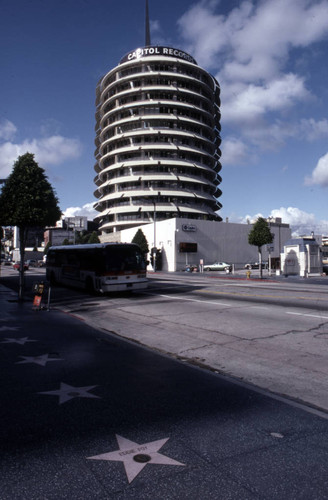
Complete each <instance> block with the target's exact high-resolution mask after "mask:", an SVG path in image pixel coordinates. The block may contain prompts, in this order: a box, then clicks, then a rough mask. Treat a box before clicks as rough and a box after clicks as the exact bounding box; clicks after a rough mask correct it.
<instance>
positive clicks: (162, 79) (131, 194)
mask: <svg viewBox="0 0 328 500" xmlns="http://www.w3.org/2000/svg"><path fill="white" fill-rule="evenodd" d="M96 106H97V111H96V141H95V143H96V151H95V157H96V165H95V171H96V173H97V175H96V177H95V184H96V186H97V189H96V191H95V196H96V198H97V199H98V201H97V202H96V204H95V208H96V210H98V211H99V215H98V216H97V217H96V220H97V221H98V222H99V223H100V224H99V225H100V230H101V231H102V232H103V233H111V232H115V231H120V230H122V229H126V228H129V227H133V226H140V225H142V224H147V223H149V222H153V221H154V218H155V217H156V220H157V221H158V220H163V219H168V218H171V217H184V218H189V219H203V220H204V219H205V220H206V219H207V220H218V221H220V220H221V217H220V216H218V215H217V213H216V211H217V210H218V209H219V208H221V204H220V203H219V202H218V200H217V198H218V197H219V196H220V195H221V191H220V189H219V188H218V185H219V184H220V182H221V178H220V176H219V172H220V170H221V164H220V161H219V160H220V155H221V152H220V143H221V138H220V108H219V106H220V87H219V84H218V82H217V81H216V80H215V78H214V77H213V76H211V75H210V74H209V73H207V72H206V71H205V70H204V69H202V68H200V67H199V66H198V65H197V63H196V61H195V60H194V59H193V58H192V57H191V56H190V55H189V54H187V53H185V52H183V51H181V50H178V49H174V48H169V47H158V46H148V47H144V48H141V49H137V50H135V51H133V52H131V53H129V54H127V55H126V56H124V57H123V58H122V59H121V61H120V63H119V65H118V66H117V67H115V68H114V69H112V70H111V71H109V72H108V73H107V74H106V75H105V76H104V77H103V78H102V79H101V80H100V81H99V83H98V86H97V97H96Z"/></svg>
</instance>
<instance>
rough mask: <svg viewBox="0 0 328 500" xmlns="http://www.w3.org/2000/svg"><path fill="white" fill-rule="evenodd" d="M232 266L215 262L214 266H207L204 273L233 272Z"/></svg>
mask: <svg viewBox="0 0 328 500" xmlns="http://www.w3.org/2000/svg"><path fill="white" fill-rule="evenodd" d="M231 270H232V265H231V264H227V262H214V263H213V264H205V265H204V271H231Z"/></svg>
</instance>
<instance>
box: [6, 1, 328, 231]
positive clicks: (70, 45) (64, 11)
mask: <svg viewBox="0 0 328 500" xmlns="http://www.w3.org/2000/svg"><path fill="white" fill-rule="evenodd" d="M144 3H145V2H144V0H133V1H130V0H121V1H120V2H117V1H111V0H10V1H8V0H1V1H0V7H1V18H0V43H1V47H2V51H1V56H0V64H1V66H0V67H1V79H0V96H1V97H0V178H5V177H6V176H7V175H8V174H9V173H10V171H11V169H12V166H13V163H14V161H15V160H16V159H17V157H18V156H19V155H21V154H24V153H25V152H26V151H29V152H31V153H34V154H35V158H36V161H38V163H39V165H40V166H42V167H43V168H45V170H46V173H47V175H48V177H49V180H50V182H51V184H52V186H53V187H54V189H55V191H56V193H57V196H58V198H59V202H60V207H61V210H62V211H63V212H65V213H66V214H67V215H81V214H83V215H88V217H89V218H90V219H92V215H93V211H92V204H93V203H94V202H95V198H94V196H93V192H94V183H93V179H94V176H95V173H94V170H93V166H94V156H93V155H94V125H95V121H94V112H95V108H94V102H95V88H96V84H97V82H98V80H99V79H100V78H101V77H102V76H103V75H104V74H105V73H107V72H108V71H109V70H110V69H111V68H113V67H114V66H116V65H117V64H118V62H119V60H120V59H121V57H122V56H123V55H124V54H125V53H127V52H129V51H131V50H133V49H135V48H137V47H141V46H143V45H144V38H145V37H144V32H145V28H144ZM149 9H150V22H151V38H152V43H153V44H159V45H161V44H163V45H170V46H173V47H177V48H181V49H183V50H186V51H187V52H188V53H190V54H191V55H192V56H193V57H194V58H195V59H196V60H197V62H198V64H199V65H200V66H202V67H203V68H205V69H206V70H208V71H209V72H210V73H212V74H213V75H214V76H215V77H216V78H217V79H218V81H219V83H220V85H221V99H222V107H221V111H222V158H221V161H222V172H221V175H222V179H223V180H222V184H221V186H220V187H221V189H222V192H223V195H222V197H221V199H220V201H221V203H222V204H223V208H222V210H221V211H220V214H221V216H222V217H223V219H225V218H226V217H228V218H229V220H230V221H232V222H246V220H247V218H249V219H251V220H252V219H254V218H255V217H256V216H258V215H263V216H264V217H268V216H276V217H282V219H283V221H284V222H287V223H290V224H291V226H292V228H293V230H294V232H295V233H298V234H305V233H309V232H310V231H312V230H313V231H315V232H316V233H318V234H328V116H327V111H328V85H327V82H328V65H327V52H328V50H327V49H328V0H261V1H255V0H250V1H244V2H242V1H235V0H221V1H220V0H201V1H195V2H192V1H187V0H179V1H178V2H177V1H173V0H165V2H164V1H163V2H160V1H158V0H156V1H155V0H149Z"/></svg>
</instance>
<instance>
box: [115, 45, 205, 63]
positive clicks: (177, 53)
mask: <svg viewBox="0 0 328 500" xmlns="http://www.w3.org/2000/svg"><path fill="white" fill-rule="evenodd" d="M157 55H158V56H167V57H177V58H178V59H184V60H185V61H188V62H191V63H193V64H197V62H196V61H195V59H194V58H193V57H191V56H190V55H189V54H187V52H184V51H183V50H179V49H174V48H172V47H157V46H156V47H142V48H139V49H136V50H134V51H133V52H129V53H128V54H126V55H125V56H124V57H123V58H122V59H121V60H120V64H123V63H125V62H128V61H133V60H134V59H140V58H141V57H149V56H157Z"/></svg>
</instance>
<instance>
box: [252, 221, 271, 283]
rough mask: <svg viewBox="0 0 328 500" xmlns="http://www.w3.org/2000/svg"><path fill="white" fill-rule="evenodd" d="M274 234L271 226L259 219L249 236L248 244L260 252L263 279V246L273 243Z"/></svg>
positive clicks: (260, 267)
mask: <svg viewBox="0 0 328 500" xmlns="http://www.w3.org/2000/svg"><path fill="white" fill-rule="evenodd" d="M273 236H274V235H273V234H272V233H271V231H270V228H269V224H268V223H267V221H266V220H265V219H263V217H259V218H258V219H257V221H256V222H255V224H254V225H253V228H252V230H251V231H250V233H249V234H248V243H249V244H250V245H254V246H256V247H257V249H258V252H259V269H260V276H261V278H262V246H263V245H268V244H270V243H272V241H273Z"/></svg>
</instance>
